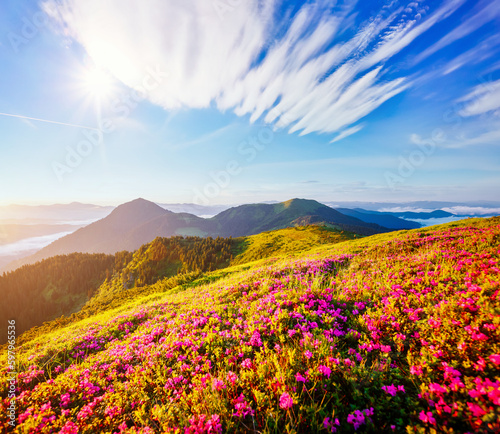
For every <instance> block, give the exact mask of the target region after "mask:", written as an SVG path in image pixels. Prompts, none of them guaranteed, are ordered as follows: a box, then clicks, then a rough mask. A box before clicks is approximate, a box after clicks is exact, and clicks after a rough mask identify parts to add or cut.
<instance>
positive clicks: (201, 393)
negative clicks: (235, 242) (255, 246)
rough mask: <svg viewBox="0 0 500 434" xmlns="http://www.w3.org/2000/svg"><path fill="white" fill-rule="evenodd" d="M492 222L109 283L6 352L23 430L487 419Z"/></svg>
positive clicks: (494, 286) (492, 420)
mask: <svg viewBox="0 0 500 434" xmlns="http://www.w3.org/2000/svg"><path fill="white" fill-rule="evenodd" d="M499 225H500V219H498V218H496V219H489V220H481V219H475V220H468V221H462V222H454V223H450V224H447V225H442V226H440V227H438V228H425V229H419V230H414V231H408V232H399V233H389V234H382V235H376V236H372V237H369V238H364V239H359V240H353V241H346V242H341V243H338V244H335V245H323V246H319V247H314V248H313V249H311V250H309V251H308V252H307V254H306V253H305V252H304V253H303V254H302V257H300V258H298V259H290V258H287V259H274V258H268V259H263V260H259V261H255V262H253V263H252V264H251V266H249V265H245V264H241V265H235V266H233V267H230V268H227V269H224V270H219V271H216V272H213V273H210V274H209V275H207V276H200V278H199V279H198V280H196V279H195V280H193V281H192V282H189V281H186V282H184V284H183V285H181V286H178V285H177V286H176V283H182V282H170V283H169V281H168V280H165V281H162V282H158V283H157V284H155V285H153V286H152V287H150V288H149V292H150V293H149V294H145V295H144V296H140V294H139V296H138V294H133V293H130V294H123V296H122V297H121V299H122V301H123V303H121V304H117V305H116V306H115V307H114V308H111V309H109V310H107V311H104V312H97V310H98V309H97V310H96V315H95V316H93V317H91V318H85V319H84V320H82V321H81V322H79V323H75V324H73V325H71V326H69V327H67V328H65V329H61V330H56V331H54V332H53V333H49V334H47V335H40V336H38V337H36V336H35V335H33V337H32V339H31V340H30V341H29V342H26V343H25V344H24V346H23V347H22V348H20V349H19V354H18V361H19V371H20V372H22V373H21V375H20V378H19V380H21V381H20V383H19V385H20V388H21V390H24V391H25V392H24V394H23V397H22V398H21V399H20V400H19V402H18V411H19V412H20V413H23V416H22V419H23V423H24V425H23V426H24V428H23V429H26V428H27V427H29V426H38V427H39V428H40V427H41V425H43V424H44V423H45V424H46V430H47V432H50V430H54V429H56V428H57V429H59V428H60V427H61V426H63V425H65V424H66V428H67V429H68V432H71V427H72V423H76V424H77V425H78V426H79V428H78V429H79V431H80V432H95V431H96V430H99V431H103V432H106V431H109V432H111V430H112V429H115V430H116V429H117V427H118V425H120V424H121V423H125V425H122V428H124V429H125V426H129V427H130V426H137V427H140V426H142V427H145V426H149V427H150V428H151V429H152V430H154V431H155V432H156V431H158V432H159V431H161V430H160V427H161V426H163V427H165V426H169V427H183V426H189V425H191V426H193V425H197V426H198V427H199V431H194V430H193V431H191V432H205V431H206V430H208V428H209V427H210V426H212V428H213V429H214V431H213V432H217V429H218V424H219V423H220V424H221V426H222V427H223V429H224V430H230V431H242V432H244V431H252V430H253V429H256V430H258V431H261V432H262V431H264V432H285V431H288V432H293V431H298V432H319V431H323V432H327V431H326V428H325V427H327V428H328V430H329V431H331V428H336V427H337V425H335V420H336V419H337V418H338V420H339V424H340V432H353V430H354V427H355V424H359V426H358V432H360V431H368V432H374V431H377V432H379V431H387V432H393V427H394V431H396V432H405V431H406V430H407V429H408V430H409V431H410V432H413V431H418V430H424V429H425V428H426V427H427V428H428V429H434V428H436V429H438V431H439V430H441V431H444V430H448V432H465V431H467V430H469V431H473V430H474V429H476V430H478V431H480V430H487V429H488V425H490V429H499V428H500V426H499V424H498V418H499V413H498V405H500V378H498V369H497V368H498V366H497V365H498V364H500V356H498V357H497V356H496V355H497V354H499V353H500V344H499V343H500V340H499V333H498V328H497V327H498V325H499V324H500V321H499V315H500V310H499V308H498V307H499V303H498V297H499V296H498V293H499V287H498V286H499V285H498V273H499V271H498V253H499V243H500V226H499ZM436 229H439V231H438V232H434V231H435V230H436ZM268 236H269V235H263V236H262V237H260V238H259V243H261V245H266V237H268ZM248 251H249V250H247V252H248ZM249 255H250V256H249V259H252V254H250V253H249ZM195 277H196V276H194V277H193V278H195ZM188 280H189V279H188ZM210 280H213V281H215V282H213V283H207V282H208V281H210ZM127 300H130V301H128V302H127ZM298 315H301V316H298ZM4 359H5V355H3V356H2V359H1V361H2V366H5V365H6V363H5V361H4ZM71 365H72V366H71ZM29 366H31V368H29ZM70 366H71V367H70ZM68 367H70V368H69V369H67V368H68ZM66 369H67V370H66ZM86 369H88V371H86ZM64 370H66V371H65V372H62V371H64ZM85 372H87V373H86V374H85ZM3 375H5V373H3ZM49 378H53V379H54V383H52V384H50V382H49V381H47V380H48V379H49ZM82 378H86V380H83V379H82ZM301 378H304V379H306V380H307V382H306V383H303V382H302V380H301ZM85 381H86V382H89V383H91V384H92V385H93V386H92V387H94V388H92V387H90V386H88V384H87V383H85ZM83 383H85V384H87V385H86V386H85V384H83ZM2 384H3V383H2ZM36 384H40V385H39V386H38V388H36V389H34V386H35V385H36ZM127 384H128V386H127ZM96 386H97V387H99V388H100V389H99V390H97V389H95V387H96ZM110 386H112V387H110ZM393 386H394V387H395V389H394V388H393ZM397 386H402V387H401V388H399V390H398V388H397ZM2 388H3V389H0V393H1V396H2V397H5V396H6V389H5V387H4V386H3V385H2ZM402 389H404V392H403V390H402ZM66 393H69V400H70V401H69V403H68V404H67V405H66V404H65V400H66V398H62V396H65V394H66ZM419 394H420V396H419ZM101 396H102V398H101ZM61 399H62V400H63V402H62V403H61ZM47 400H50V402H51V406H50V407H48V406H46V405H45V406H42V405H43V404H45V403H46V401H47ZM431 401H432V402H434V403H437V406H436V405H434V406H433V405H431V404H430V402H431ZM289 402H293V405H292V406H291V408H288V409H287V408H285V407H287V404H288V403H289ZM6 404H7V402H6V401H5V400H4V401H3V403H2V405H3V406H6ZM2 405H0V407H1V406H2ZM61 405H62V409H61ZM66 407H67V410H66ZM30 408H31V409H32V410H30ZM372 408H373V412H374V413H373V414H372V410H371V409H372ZM66 412H68V413H67V414H66ZM5 414H6V412H5V409H1V413H0V424H2V423H4V424H6V422H7V421H6V419H5ZM203 415H205V416H203ZM51 417H54V420H51V419H50V418H51ZM44 418H45V419H44ZM331 423H333V425H331V426H330V425H329V424H331ZM0 426H1V425H0ZM5 426H6V425H4V427H5ZM452 429H454V431H452ZM19 430H20V431H19V432H22V430H21V427H19ZM204 430H205V431H204ZM41 431H43V430H41ZM130 432H135V431H132V429H131V431H130ZM144 432H148V431H147V430H146V431H144ZM422 432H423V431H422Z"/></svg>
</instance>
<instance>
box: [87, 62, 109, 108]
mask: <svg viewBox="0 0 500 434" xmlns="http://www.w3.org/2000/svg"><path fill="white" fill-rule="evenodd" d="M83 87H84V89H85V91H86V92H87V93H88V94H90V95H92V96H93V97H94V98H98V99H101V100H102V99H106V98H107V97H109V96H110V95H111V94H112V93H113V87H114V81H113V79H112V77H111V76H110V75H109V74H108V73H107V72H105V71H103V70H102V69H99V68H92V69H89V70H87V71H86V72H85V73H84V77H83Z"/></svg>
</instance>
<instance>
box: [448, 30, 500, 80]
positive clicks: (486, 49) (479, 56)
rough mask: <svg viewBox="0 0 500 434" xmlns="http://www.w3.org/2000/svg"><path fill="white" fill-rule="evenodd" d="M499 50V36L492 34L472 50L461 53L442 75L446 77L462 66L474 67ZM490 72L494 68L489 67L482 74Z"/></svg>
mask: <svg viewBox="0 0 500 434" xmlns="http://www.w3.org/2000/svg"><path fill="white" fill-rule="evenodd" d="M499 50H500V34H494V35H492V36H490V37H488V38H486V39H485V40H484V41H482V42H480V43H479V44H478V45H477V46H475V47H474V48H471V49H470V50H468V51H466V52H465V53H462V54H460V55H459V56H457V57H455V58H454V59H453V60H452V61H451V62H449V63H448V64H447V65H446V66H445V68H444V71H443V75H448V74H450V73H452V72H454V71H456V70H457V69H459V68H461V67H462V66H464V65H474V64H478V63H481V62H483V61H485V60H486V59H489V58H490V57H492V56H493V55H495V54H496V53H497V52H498V51H499ZM492 67H493V69H492ZM497 68H498V67H497ZM492 70H494V66H491V65H490V66H489V67H488V69H487V70H486V71H485V72H484V73H485V74H488V72H491V71H492Z"/></svg>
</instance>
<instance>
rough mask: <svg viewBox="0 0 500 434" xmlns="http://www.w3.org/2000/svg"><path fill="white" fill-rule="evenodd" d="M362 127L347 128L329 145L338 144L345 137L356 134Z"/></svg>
mask: <svg viewBox="0 0 500 434" xmlns="http://www.w3.org/2000/svg"><path fill="white" fill-rule="evenodd" d="M363 127H364V125H355V126H354V127H351V128H347V129H346V130H344V131H342V132H341V133H340V134H339V135H338V136H337V137H335V138H334V139H333V140H332V141H331V142H330V143H335V142H339V141H340V140H342V139H345V138H346V137H349V136H352V135H353V134H356V133H357V132H358V131H361V130H362V129H363Z"/></svg>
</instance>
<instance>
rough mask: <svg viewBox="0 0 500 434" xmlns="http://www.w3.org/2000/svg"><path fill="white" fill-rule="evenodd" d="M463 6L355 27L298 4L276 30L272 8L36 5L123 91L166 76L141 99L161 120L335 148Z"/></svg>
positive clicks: (256, 4) (397, 14)
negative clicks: (238, 120) (331, 138)
mask: <svg viewBox="0 0 500 434" xmlns="http://www.w3.org/2000/svg"><path fill="white" fill-rule="evenodd" d="M463 1H464V0H448V1H446V2H444V4H443V5H442V6H440V7H439V8H437V9H436V10H435V11H432V12H430V13H428V8H426V9H422V8H419V7H418V4H417V2H414V3H412V4H411V5H409V6H408V8H407V9H406V10H403V8H400V9H397V10H393V11H392V13H391V12H390V11H389V9H386V8H382V9H381V10H380V11H379V12H378V14H377V15H375V16H372V17H370V19H368V20H367V21H366V22H365V23H361V24H359V23H358V24H357V25H356V26H354V23H355V20H356V12H355V11H354V5H355V4H356V1H344V2H339V5H337V6H335V7H333V6H332V2H330V1H326V0H319V1H317V2H314V3H313V2H311V3H305V4H304V5H302V7H301V8H300V10H299V11H298V12H297V13H296V14H295V15H294V16H293V17H292V18H291V19H290V20H282V21H277V20H276V16H277V15H276V12H277V10H278V8H279V7H280V6H281V5H280V3H279V1H278V0H265V1H264V0H253V1H250V0H249V1H238V2H234V1H229V0H227V1H225V0H220V1H207V0H169V1H162V0H149V1H148V2H144V1H140V0H128V1H127V2H123V1H120V0H108V1H106V2H102V1H99V0H46V1H45V3H44V4H43V7H44V10H45V11H46V12H47V13H48V14H49V15H50V16H51V17H52V18H53V20H54V22H55V23H56V24H57V28H58V29H59V30H62V31H63V34H64V35H65V36H66V37H69V38H72V39H74V40H76V41H78V42H79V43H80V44H81V45H82V46H83V47H84V48H85V50H86V51H87V53H88V54H89V56H90V57H91V58H92V60H93V61H94V63H95V64H96V65H98V66H99V67H101V68H103V69H104V70H106V71H109V72H110V73H111V74H112V75H114V76H115V77H116V78H117V79H118V80H120V81H121V82H123V83H124V84H125V85H127V86H129V87H131V88H135V89H137V88H138V87H140V86H141V83H142V81H143V80H144V77H145V76H146V74H147V71H148V68H154V69H158V70H159V71H166V72H168V77H166V78H162V79H161V80H160V81H159V85H158V86H155V88H154V89H152V90H150V91H148V92H147V95H146V96H147V98H148V100H149V101H151V102H152V103H154V104H157V105H159V106H161V107H163V108H165V109H167V110H170V109H176V108H181V107H188V108H207V107H212V106H216V107H217V108H218V109H220V110H234V112H235V113H236V114H237V115H239V116H243V115H247V114H248V115H250V119H251V121H252V122H254V121H256V120H257V119H259V118H261V117H262V118H263V119H264V120H265V121H266V122H268V123H275V126H276V127H277V128H285V127H286V128H289V131H290V132H296V131H300V132H301V134H308V133H311V132H327V133H339V134H340V135H339V137H340V136H341V135H342V134H345V133H346V132H349V131H354V129H355V128H356V127H353V125H354V124H355V123H356V122H358V121H359V120H360V119H362V118H363V117H365V116H366V115H368V114H369V113H371V112H372V111H373V110H375V109H376V108H378V107H379V106H380V105H381V104H383V103H384V102H385V101H387V100H388V99H390V98H392V97H393V96H395V95H397V94H399V93H401V92H403V91H404V90H405V89H407V88H408V86H410V84H411V83H409V81H408V80H406V79H405V77H392V78H388V77H387V76H386V71H385V68H384V64H385V62H386V61H387V60H388V59H390V58H391V57H393V56H394V55H396V54H398V53H400V52H401V51H402V50H404V49H405V48H406V47H407V46H409V45H410V44H411V43H412V42H413V41H414V40H415V39H416V38H417V37H418V36H420V35H421V34H423V33H424V32H425V31H427V30H428V29H429V28H430V27H432V26H434V25H435V24H436V23H438V22H439V21H441V20H443V19H445V18H446V17H448V16H449V15H450V14H451V13H453V12H454V11H455V10H456V9H457V8H458V7H459V6H461V5H462V3H463ZM499 1H500V0H499ZM422 17H424V18H422ZM356 29H358V30H356ZM340 36H342V37H340ZM344 137H346V136H344ZM339 140H340V139H339Z"/></svg>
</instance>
